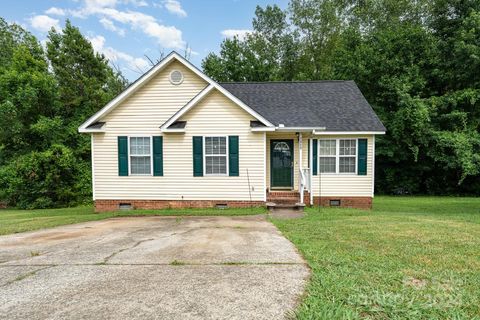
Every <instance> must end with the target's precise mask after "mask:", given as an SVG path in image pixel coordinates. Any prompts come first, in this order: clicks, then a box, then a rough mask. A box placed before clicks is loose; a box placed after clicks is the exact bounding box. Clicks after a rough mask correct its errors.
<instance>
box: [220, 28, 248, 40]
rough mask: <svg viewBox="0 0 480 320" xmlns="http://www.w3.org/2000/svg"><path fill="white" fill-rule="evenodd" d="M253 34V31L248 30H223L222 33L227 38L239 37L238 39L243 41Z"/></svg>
mask: <svg viewBox="0 0 480 320" xmlns="http://www.w3.org/2000/svg"><path fill="white" fill-rule="evenodd" d="M251 32H252V30H248V29H227V30H223V31H222V32H220V33H221V34H222V36H224V37H225V38H233V37H235V36H237V37H238V39H240V40H243V39H245V37H246V36H247V34H248V33H251Z"/></svg>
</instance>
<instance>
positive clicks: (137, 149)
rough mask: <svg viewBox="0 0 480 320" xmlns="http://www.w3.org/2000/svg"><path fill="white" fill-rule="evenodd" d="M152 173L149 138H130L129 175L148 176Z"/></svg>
mask: <svg viewBox="0 0 480 320" xmlns="http://www.w3.org/2000/svg"><path fill="white" fill-rule="evenodd" d="M151 172H152V148H151V142H150V137H130V174H132V175H135V174H138V175H149V174H151Z"/></svg>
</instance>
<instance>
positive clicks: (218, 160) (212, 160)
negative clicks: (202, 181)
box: [205, 137, 227, 175]
mask: <svg viewBox="0 0 480 320" xmlns="http://www.w3.org/2000/svg"><path fill="white" fill-rule="evenodd" d="M205 174H207V175H226V174H227V137H205Z"/></svg>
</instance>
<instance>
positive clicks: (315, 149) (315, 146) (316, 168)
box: [312, 139, 318, 176]
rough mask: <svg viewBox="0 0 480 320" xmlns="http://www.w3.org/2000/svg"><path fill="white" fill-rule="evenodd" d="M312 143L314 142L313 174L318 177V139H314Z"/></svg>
mask: <svg viewBox="0 0 480 320" xmlns="http://www.w3.org/2000/svg"><path fill="white" fill-rule="evenodd" d="M312 141H313V146H312V149H313V154H312V162H313V163H312V174H313V175H314V176H316V175H317V171H318V139H312Z"/></svg>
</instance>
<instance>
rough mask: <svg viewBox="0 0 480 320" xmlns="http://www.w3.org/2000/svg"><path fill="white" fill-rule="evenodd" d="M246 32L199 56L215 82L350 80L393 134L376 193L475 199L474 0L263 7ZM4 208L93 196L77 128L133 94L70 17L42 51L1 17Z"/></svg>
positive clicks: (478, 66) (478, 81)
mask: <svg viewBox="0 0 480 320" xmlns="http://www.w3.org/2000/svg"><path fill="white" fill-rule="evenodd" d="M252 28H253V30H252V32H250V33H249V34H247V35H246V36H245V37H244V38H241V39H240V38H239V37H235V38H233V39H225V40H224V41H223V42H222V43H221V45H220V50H219V53H218V54H215V53H210V54H209V55H208V56H207V57H206V58H205V59H204V60H203V61H202V67H203V70H204V71H205V73H207V74H208V75H209V76H211V77H212V78H214V79H215V80H218V81H294V80H322V79H329V80H330V79H338V80H342V79H345V80H346V79H348V80H355V81H356V83H357V84H358V86H359V87H360V89H361V90H362V92H363V94H364V95H365V97H366V98H367V100H368V101H369V102H370V104H371V105H372V107H373V108H374V109H375V111H376V113H377V114H378V115H379V117H380V118H381V120H382V121H383V123H384V124H385V126H386V127H387V134H386V135H385V136H381V137H379V138H378V139H377V147H376V180H375V181H376V188H377V190H376V192H378V193H386V194H392V193H393V194H404V193H408V194H453V195H457V194H475V195H479V194H480V133H479V126H480V108H479V100H480V2H479V1H474V0H436V1H433V2H432V1H427V0H415V1H413V0H400V1H398V0H375V1H364V0H362V1H358V0H357V1H353V0H340V1H336V0H291V1H290V3H289V5H288V8H287V9H285V10H282V9H280V8H279V7H278V6H275V5H273V6H266V7H264V8H262V7H257V9H256V10H255V16H254V19H253V21H252ZM0 47H1V48H2V50H0V115H1V116H0V202H4V203H7V204H8V205H10V206H16V207H20V208H45V207H60V206H70V205H76V204H79V203H83V202H88V201H90V199H91V164H90V159H91V158H90V137H89V136H88V135H83V134H79V133H78V131H77V129H78V127H79V125H80V124H81V123H82V122H84V121H85V120H86V119H87V118H88V117H89V116H91V115H92V114H94V113H95V112H96V111H98V110H99V109H100V108H102V107H103V106H104V105H105V104H106V103H108V102H109V101H110V100H111V99H112V98H113V97H115V96H116V95H117V94H119V93H120V92H121V91H123V90H124V89H125V87H126V86H127V85H128V83H127V81H126V79H125V78H124V77H123V76H122V74H121V73H120V72H119V71H118V70H115V69H114V68H112V67H111V65H110V64H109V62H108V60H107V59H106V58H105V57H104V56H103V55H101V54H99V53H96V52H94V50H93V48H92V45H91V43H90V42H89V41H88V40H87V39H86V38H85V37H84V36H83V35H82V34H81V33H80V31H79V29H78V28H76V27H74V26H72V25H71V23H70V22H69V21H67V22H66V25H65V27H64V28H63V30H53V29H52V31H50V32H49V34H48V38H47V41H46V44H45V45H44V46H42V45H41V44H40V42H39V41H38V39H36V38H35V37H34V36H33V35H32V34H31V33H29V32H28V31H26V30H24V29H23V28H21V27H20V26H18V25H16V24H9V23H7V22H6V21H5V20H3V19H1V18H0Z"/></svg>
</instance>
